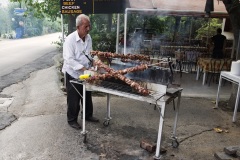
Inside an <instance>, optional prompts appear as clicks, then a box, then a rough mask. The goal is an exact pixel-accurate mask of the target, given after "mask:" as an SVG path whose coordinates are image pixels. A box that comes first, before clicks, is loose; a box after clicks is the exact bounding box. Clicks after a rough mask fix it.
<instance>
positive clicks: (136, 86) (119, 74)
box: [87, 60, 150, 96]
mask: <svg viewBox="0 0 240 160" xmlns="http://www.w3.org/2000/svg"><path fill="white" fill-rule="evenodd" d="M95 64H96V65H97V66H98V67H101V68H104V69H106V70H107V71H108V72H109V73H106V74H102V75H97V76H94V77H90V78H89V79H87V81H88V82H90V83H91V82H93V81H95V80H99V79H101V80H105V79H106V78H107V77H108V78H110V77H114V78H116V79H120V80H121V81H123V82H125V83H126V84H128V85H129V86H131V87H132V88H134V89H135V90H136V91H137V92H138V93H140V94H142V95H145V96H146V95H149V93H150V92H149V91H148V90H147V89H145V88H143V87H142V86H141V85H140V84H138V83H137V82H134V81H132V80H130V79H129V78H126V77H125V76H123V75H122V74H125V73H128V72H133V71H140V70H145V69H147V68H148V66H147V65H140V66H136V67H132V68H126V69H124V70H121V71H115V70H114V69H112V68H110V67H108V66H107V65H105V64H103V63H102V61H101V60H98V61H96V62H95Z"/></svg>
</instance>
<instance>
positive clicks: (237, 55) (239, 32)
mask: <svg viewBox="0 0 240 160" xmlns="http://www.w3.org/2000/svg"><path fill="white" fill-rule="evenodd" d="M238 34H239V37H238V46H237V52H236V60H238V58H239V46H240V44H239V43H240V30H239V31H238Z"/></svg>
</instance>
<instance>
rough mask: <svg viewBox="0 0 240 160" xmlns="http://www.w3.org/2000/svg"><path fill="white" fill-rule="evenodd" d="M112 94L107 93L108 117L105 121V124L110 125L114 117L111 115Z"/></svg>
mask: <svg viewBox="0 0 240 160" xmlns="http://www.w3.org/2000/svg"><path fill="white" fill-rule="evenodd" d="M110 108H111V107H110V94H107V117H106V118H105V119H106V120H105V121H104V122H103V125H104V126H108V125H109V121H110V120H111V119H112V118H111V115H110Z"/></svg>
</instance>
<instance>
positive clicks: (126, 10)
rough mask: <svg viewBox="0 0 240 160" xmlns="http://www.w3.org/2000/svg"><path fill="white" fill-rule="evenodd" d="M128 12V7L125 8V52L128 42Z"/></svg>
mask: <svg viewBox="0 0 240 160" xmlns="http://www.w3.org/2000/svg"><path fill="white" fill-rule="evenodd" d="M127 12H128V8H126V9H125V15H124V51H123V53H124V54H126V46H127V45H126V44H127Z"/></svg>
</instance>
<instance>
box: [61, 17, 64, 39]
mask: <svg viewBox="0 0 240 160" xmlns="http://www.w3.org/2000/svg"><path fill="white" fill-rule="evenodd" d="M61 23H62V43H63V42H64V27H63V14H61Z"/></svg>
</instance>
